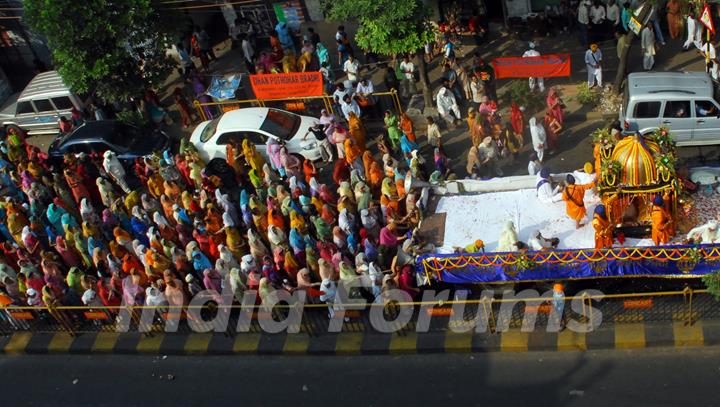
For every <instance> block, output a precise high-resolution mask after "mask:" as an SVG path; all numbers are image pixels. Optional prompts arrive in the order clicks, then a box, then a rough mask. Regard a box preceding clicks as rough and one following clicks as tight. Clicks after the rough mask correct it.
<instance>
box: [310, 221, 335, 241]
mask: <svg viewBox="0 0 720 407" xmlns="http://www.w3.org/2000/svg"><path fill="white" fill-rule="evenodd" d="M312 222H313V225H314V226H315V232H316V233H317V237H318V239H320V240H322V241H326V242H327V241H329V240H330V239H331V237H332V228H331V226H330V224H328V223H327V222H325V220H324V219H323V218H322V217H320V216H315V217H313V218H312Z"/></svg>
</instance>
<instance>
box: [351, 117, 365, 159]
mask: <svg viewBox="0 0 720 407" xmlns="http://www.w3.org/2000/svg"><path fill="white" fill-rule="evenodd" d="M348 129H349V131H350V136H351V137H352V139H353V140H354V141H355V145H357V146H358V148H360V150H361V151H362V152H364V151H365V145H366V144H365V143H366V141H365V140H366V131H365V125H363V122H362V120H360V118H359V117H358V116H357V115H356V114H355V112H350V113H348Z"/></svg>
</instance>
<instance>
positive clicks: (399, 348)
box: [388, 332, 417, 353]
mask: <svg viewBox="0 0 720 407" xmlns="http://www.w3.org/2000/svg"><path fill="white" fill-rule="evenodd" d="M388 351H389V352H390V353H416V352H417V333H416V332H408V333H406V334H405V335H398V334H397V333H393V334H392V337H390V345H389V346H388Z"/></svg>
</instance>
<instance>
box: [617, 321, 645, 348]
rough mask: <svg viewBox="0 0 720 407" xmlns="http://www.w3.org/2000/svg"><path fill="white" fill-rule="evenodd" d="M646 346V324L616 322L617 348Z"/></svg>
mask: <svg viewBox="0 0 720 407" xmlns="http://www.w3.org/2000/svg"><path fill="white" fill-rule="evenodd" d="M644 347H645V324H644V323H642V322H638V323H633V324H615V348H617V349H637V348H644Z"/></svg>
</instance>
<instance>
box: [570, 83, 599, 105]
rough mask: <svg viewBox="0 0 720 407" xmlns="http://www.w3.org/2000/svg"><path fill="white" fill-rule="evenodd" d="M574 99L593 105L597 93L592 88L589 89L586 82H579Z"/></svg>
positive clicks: (596, 98) (595, 101)
mask: <svg viewBox="0 0 720 407" xmlns="http://www.w3.org/2000/svg"><path fill="white" fill-rule="evenodd" d="M575 99H576V100H577V101H578V102H580V103H582V104H584V105H590V104H593V105H594V104H596V103H597V102H598V94H597V92H595V90H594V89H590V87H589V86H588V84H587V82H580V83H579V84H578V85H577V95H576V96H575Z"/></svg>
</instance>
